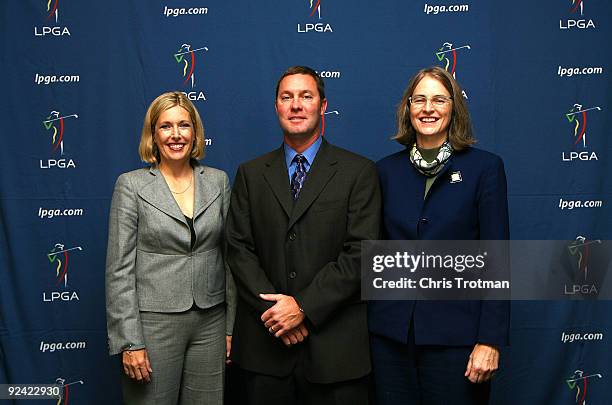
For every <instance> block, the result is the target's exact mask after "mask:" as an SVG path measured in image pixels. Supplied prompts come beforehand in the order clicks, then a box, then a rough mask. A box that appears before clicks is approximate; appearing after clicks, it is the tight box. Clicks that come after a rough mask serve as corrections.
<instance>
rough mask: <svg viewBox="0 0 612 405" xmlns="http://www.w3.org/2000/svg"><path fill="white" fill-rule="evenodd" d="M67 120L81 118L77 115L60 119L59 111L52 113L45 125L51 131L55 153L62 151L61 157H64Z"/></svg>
mask: <svg viewBox="0 0 612 405" xmlns="http://www.w3.org/2000/svg"><path fill="white" fill-rule="evenodd" d="M66 118H79V116H78V115H77V114H70V115H64V116H63V117H60V113H59V112H58V111H51V112H50V113H49V116H48V117H47V119H46V120H44V121H43V125H44V126H45V129H46V130H47V131H51V145H52V146H53V151H54V152H55V151H56V150H58V149H59V150H60V156H64V120H65V119H66Z"/></svg>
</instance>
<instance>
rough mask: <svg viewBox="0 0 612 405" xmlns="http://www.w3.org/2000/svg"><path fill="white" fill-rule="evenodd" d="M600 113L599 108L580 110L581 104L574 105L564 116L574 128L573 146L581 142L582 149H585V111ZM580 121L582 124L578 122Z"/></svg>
mask: <svg viewBox="0 0 612 405" xmlns="http://www.w3.org/2000/svg"><path fill="white" fill-rule="evenodd" d="M593 110H596V111H601V107H590V108H586V109H584V110H583V109H582V104H574V106H573V107H572V108H570V110H569V111H568V112H567V113H566V114H565V118H567V120H568V121H569V122H570V124H572V125H573V126H574V138H576V141H575V142H574V145H578V143H580V142H582V147H583V148H586V141H587V139H586V123H587V111H593ZM581 119H582V122H581V121H580V120H581Z"/></svg>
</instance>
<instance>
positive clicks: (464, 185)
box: [368, 148, 510, 346]
mask: <svg viewBox="0 0 612 405" xmlns="http://www.w3.org/2000/svg"><path fill="white" fill-rule="evenodd" d="M377 168H378V173H379V177H380V182H381V189H382V195H383V224H384V228H383V235H384V237H385V239H392V240H393V239H396V240H478V239H481V240H507V239H508V238H509V232H508V202H507V196H506V175H505V173H504V166H503V163H502V161H501V159H500V158H499V157H498V156H496V155H494V154H492V153H489V152H485V151H483V150H479V149H476V148H468V149H467V150H466V151H463V152H459V153H455V154H454V155H453V156H452V158H451V160H450V161H449V162H448V163H447V164H446V167H445V168H444V169H443V171H442V172H441V173H440V174H439V175H438V178H437V179H436V180H435V182H434V184H433V185H432V187H431V189H430V190H429V193H428V195H427V198H426V199H425V200H423V194H424V191H425V176H423V175H422V174H420V173H419V172H418V171H417V170H416V169H415V168H414V167H413V166H412V164H411V163H410V157H409V153H408V150H404V151H402V152H398V153H395V154H393V155H391V156H388V157H386V158H384V159H382V160H381V161H379V162H378V163H377ZM457 171H459V172H460V173H461V177H462V181H461V182H456V183H451V182H450V175H451V173H453V172H457ZM509 318H510V307H509V303H508V302H507V301H401V302H393V301H377V302H370V303H369V304H368V323H369V328H370V331H371V332H373V333H376V334H379V335H382V336H386V337H389V338H391V339H394V340H396V341H399V342H406V341H407V339H408V328H409V326H410V322H411V320H412V321H413V322H414V333H415V341H416V344H433V345H453V346H464V345H473V344H475V343H476V342H480V343H488V344H494V345H505V344H507V343H508V329H509Z"/></svg>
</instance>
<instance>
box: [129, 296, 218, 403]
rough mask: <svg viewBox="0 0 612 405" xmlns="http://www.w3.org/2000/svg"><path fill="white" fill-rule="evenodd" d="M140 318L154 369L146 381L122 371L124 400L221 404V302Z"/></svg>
mask: <svg viewBox="0 0 612 405" xmlns="http://www.w3.org/2000/svg"><path fill="white" fill-rule="evenodd" d="M140 318H141V322H142V331H143V335H144V339H145V345H146V348H147V353H148V355H149V361H150V362H151V368H152V369H153V373H152V377H151V382H150V383H148V384H146V383H139V382H137V381H134V380H131V379H130V378H129V377H127V376H126V375H125V374H123V373H122V375H123V380H122V383H123V399H124V402H125V404H127V405H131V404H138V405H140V404H142V405H145V404H146V405H174V404H181V405H195V404H198V405H211V404H212V405H221V404H223V385H224V384H223V383H224V377H225V376H224V373H225V304H219V305H216V306H214V307H212V308H207V309H200V308H197V307H193V308H192V309H190V310H188V311H185V312H178V313H161V312H141V313H140Z"/></svg>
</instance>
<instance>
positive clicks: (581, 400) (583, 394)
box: [565, 370, 603, 405]
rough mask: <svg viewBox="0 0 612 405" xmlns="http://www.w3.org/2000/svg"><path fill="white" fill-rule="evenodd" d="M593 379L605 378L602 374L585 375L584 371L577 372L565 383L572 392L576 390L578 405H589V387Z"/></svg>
mask: <svg viewBox="0 0 612 405" xmlns="http://www.w3.org/2000/svg"><path fill="white" fill-rule="evenodd" d="M592 378H603V377H602V375H601V374H599V373H596V374H590V375H584V371H582V370H576V371H574V374H573V375H572V376H570V377H569V378H568V379H567V380H565V382H566V383H567V386H568V387H569V389H570V390H572V391H573V390H576V403H577V404H578V405H587V402H586V400H587V385H588V382H589V380H590V379H592Z"/></svg>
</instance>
